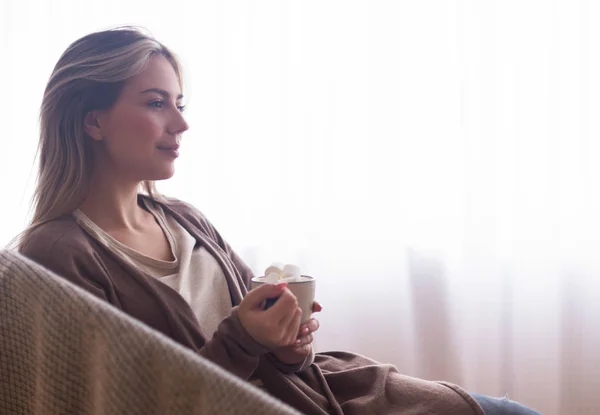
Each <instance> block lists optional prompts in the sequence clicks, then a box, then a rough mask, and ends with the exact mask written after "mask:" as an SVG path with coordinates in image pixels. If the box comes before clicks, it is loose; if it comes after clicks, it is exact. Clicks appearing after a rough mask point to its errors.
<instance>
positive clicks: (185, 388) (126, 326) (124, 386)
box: [0, 250, 298, 415]
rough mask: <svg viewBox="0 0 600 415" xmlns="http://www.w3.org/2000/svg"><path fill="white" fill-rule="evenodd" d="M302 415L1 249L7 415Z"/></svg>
mask: <svg viewBox="0 0 600 415" xmlns="http://www.w3.org/2000/svg"><path fill="white" fill-rule="evenodd" d="M212 413H215V414H232V415H233V414H261V415H263V414H264V415H270V414H298V412H296V411H294V410H293V409H291V408H290V407H288V406H287V405H285V404H283V403H281V402H279V401H277V400H275V399H274V398H272V397H270V396H268V395H266V394H265V393H263V392H262V391H260V390H259V389H257V388H254V387H253V386H251V385H250V384H248V383H246V382H244V381H242V380H240V379H239V378H237V377H234V376H233V375H230V374H229V373H227V372H226V371H224V370H223V369H221V368H220V367H218V366H216V365H215V364H213V363H211V362H210V361H208V360H206V359H204V358H202V357H200V356H198V355H196V354H194V353H193V352H192V351H190V350H188V349H185V348H184V347H182V346H180V345H178V344H176V343H174V342H173V341H172V340H170V339H168V338H167V337H165V336H163V335H162V334H160V333H158V332H156V331H154V330H152V329H150V328H149V327H147V326H145V325H144V324H142V323H140V322H138V321H136V320H134V319H132V318H131V317H129V316H127V315H126V314H124V313H123V312H121V311H119V310H117V309H115V308H114V307H112V306H110V305H109V304H107V303H105V302H102V301H101V300H99V299H97V298H96V297H94V296H92V295H91V294H88V293H87V292H85V291H83V290H82V289H80V288H78V287H76V286H75V285H73V284H71V283H69V282H67V281H65V280H64V279H62V278H59V277H57V276H56V275H54V274H52V273H51V272H50V271H48V270H46V269H44V268H42V267H41V266H39V265H37V264H35V263H34V262H32V261H30V260H28V259H26V258H24V257H23V256H21V255H19V254H18V253H16V252H12V251H6V250H4V251H0V414H7V415H8V414H10V415H19V414H77V415H82V414H131V415H135V414H140V415H149V414H212Z"/></svg>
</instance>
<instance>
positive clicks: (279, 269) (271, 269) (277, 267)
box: [265, 262, 284, 275]
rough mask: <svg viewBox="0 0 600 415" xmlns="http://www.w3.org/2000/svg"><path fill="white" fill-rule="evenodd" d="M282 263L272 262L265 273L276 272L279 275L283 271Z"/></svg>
mask: <svg viewBox="0 0 600 415" xmlns="http://www.w3.org/2000/svg"><path fill="white" fill-rule="evenodd" d="M283 268H284V266H283V264H281V263H279V262H274V263H272V264H271V265H270V266H269V267H268V268H267V269H266V270H265V275H269V274H271V273H276V274H277V275H281V274H282V273H283Z"/></svg>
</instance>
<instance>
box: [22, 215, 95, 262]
mask: <svg viewBox="0 0 600 415" xmlns="http://www.w3.org/2000/svg"><path fill="white" fill-rule="evenodd" d="M19 252H20V253H21V254H23V255H25V256H27V257H30V258H32V259H37V258H43V257H49V256H52V257H55V256H71V255H74V254H76V253H80V254H81V253H85V252H92V247H91V244H90V241H89V238H88V237H87V236H86V234H85V232H84V231H83V230H82V229H81V227H80V226H79V225H78V224H77V222H76V221H75V219H74V218H73V216H71V215H65V216H62V217H60V218H58V219H54V220H51V221H49V222H46V223H44V224H41V225H38V226H37V227H35V228H34V229H32V230H31V231H30V232H29V233H28V234H27V235H26V236H25V237H24V238H23V240H22V241H21V243H20V244H19Z"/></svg>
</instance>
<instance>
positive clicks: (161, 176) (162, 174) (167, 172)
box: [145, 166, 175, 181]
mask: <svg viewBox="0 0 600 415" xmlns="http://www.w3.org/2000/svg"><path fill="white" fill-rule="evenodd" d="M174 174H175V169H174V168H173V166H171V168H165V169H160V170H155V171H153V172H152V174H149V175H148V178H146V179H145V180H152V181H160V180H168V179H170V178H171V177H173V175H174Z"/></svg>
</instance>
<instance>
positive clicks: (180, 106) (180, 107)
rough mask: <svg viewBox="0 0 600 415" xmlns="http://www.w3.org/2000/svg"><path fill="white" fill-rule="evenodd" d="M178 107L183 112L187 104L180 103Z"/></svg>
mask: <svg viewBox="0 0 600 415" xmlns="http://www.w3.org/2000/svg"><path fill="white" fill-rule="evenodd" d="M177 109H178V110H179V112H183V111H185V105H178V106H177Z"/></svg>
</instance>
